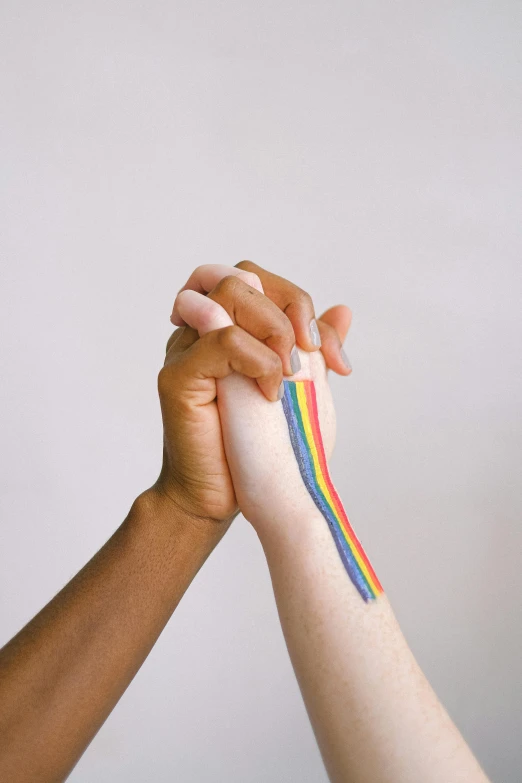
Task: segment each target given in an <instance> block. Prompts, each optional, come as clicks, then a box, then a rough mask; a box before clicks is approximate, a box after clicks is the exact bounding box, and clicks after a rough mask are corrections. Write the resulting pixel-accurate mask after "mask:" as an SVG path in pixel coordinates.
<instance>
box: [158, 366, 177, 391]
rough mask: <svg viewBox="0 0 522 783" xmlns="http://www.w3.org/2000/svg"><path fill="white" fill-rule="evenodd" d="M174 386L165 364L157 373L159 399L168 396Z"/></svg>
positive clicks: (168, 368)
mask: <svg viewBox="0 0 522 783" xmlns="http://www.w3.org/2000/svg"><path fill="white" fill-rule="evenodd" d="M173 386H174V383H173V378H172V370H171V367H170V366H169V365H168V364H166V365H164V366H163V367H162V368H161V370H160V371H159V373H158V392H159V395H160V397H165V396H167V394H170V393H171V391H172V388H173Z"/></svg>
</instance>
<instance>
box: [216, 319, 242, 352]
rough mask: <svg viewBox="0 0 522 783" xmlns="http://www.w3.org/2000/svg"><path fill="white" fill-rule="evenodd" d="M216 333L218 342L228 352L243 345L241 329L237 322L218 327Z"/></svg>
mask: <svg viewBox="0 0 522 783" xmlns="http://www.w3.org/2000/svg"><path fill="white" fill-rule="evenodd" d="M215 335H216V336H215V339H216V340H217V342H218V344H219V345H220V346H221V348H222V349H223V350H224V351H225V352H226V353H233V352H234V351H237V350H238V348H239V346H240V345H241V329H240V328H239V327H238V326H236V325H235V324H233V325H232V326H225V327H223V329H218V330H217V331H216V332H215Z"/></svg>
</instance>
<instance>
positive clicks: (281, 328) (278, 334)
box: [271, 311, 295, 346]
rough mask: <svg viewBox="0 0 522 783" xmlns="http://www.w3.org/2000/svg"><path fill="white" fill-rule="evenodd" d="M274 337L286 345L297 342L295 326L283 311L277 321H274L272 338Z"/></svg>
mask: <svg viewBox="0 0 522 783" xmlns="http://www.w3.org/2000/svg"><path fill="white" fill-rule="evenodd" d="M280 312H281V311H280ZM274 339H275V340H276V341H277V342H278V343H282V344H283V345H284V346H292V345H293V344H294V343H295V334H294V327H293V326H292V323H291V321H290V319H289V318H288V317H287V316H286V315H285V314H284V313H282V312H281V315H280V316H279V317H278V319H277V323H274V325H273V327H272V332H271V340H274Z"/></svg>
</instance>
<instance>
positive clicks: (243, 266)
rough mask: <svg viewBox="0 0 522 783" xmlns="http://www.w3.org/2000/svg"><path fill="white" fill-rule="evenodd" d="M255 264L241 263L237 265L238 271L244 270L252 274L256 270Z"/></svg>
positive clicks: (251, 262)
mask: <svg viewBox="0 0 522 783" xmlns="http://www.w3.org/2000/svg"><path fill="white" fill-rule="evenodd" d="M255 266H256V265H255V264H254V263H253V261H247V260H245V261H239V263H237V264H235V267H236V269H244V270H245V271H246V272H252V271H253V270H254V268H255Z"/></svg>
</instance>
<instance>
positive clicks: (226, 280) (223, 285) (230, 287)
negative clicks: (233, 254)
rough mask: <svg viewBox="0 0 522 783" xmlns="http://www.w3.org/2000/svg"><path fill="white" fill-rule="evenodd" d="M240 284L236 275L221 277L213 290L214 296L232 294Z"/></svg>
mask: <svg viewBox="0 0 522 783" xmlns="http://www.w3.org/2000/svg"><path fill="white" fill-rule="evenodd" d="M239 283H240V281H239V279H238V277H237V276H236V275H226V276H225V277H222V278H221V280H220V281H219V283H218V284H217V285H216V287H215V288H214V291H213V293H214V294H218V295H219V294H224V295H225V296H227V295H230V294H233V293H234V292H235V291H236V290H237V288H238V284H239Z"/></svg>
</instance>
